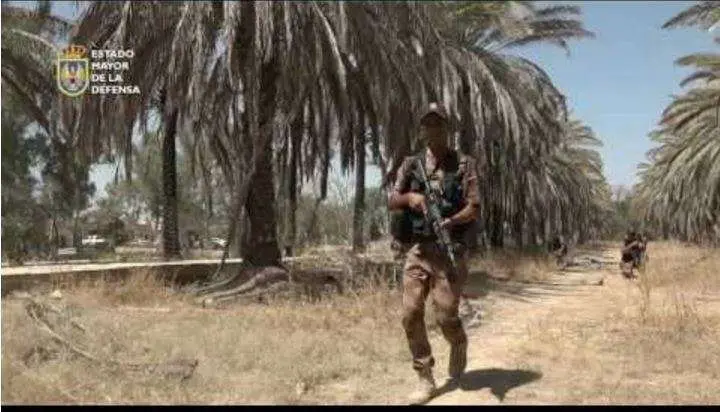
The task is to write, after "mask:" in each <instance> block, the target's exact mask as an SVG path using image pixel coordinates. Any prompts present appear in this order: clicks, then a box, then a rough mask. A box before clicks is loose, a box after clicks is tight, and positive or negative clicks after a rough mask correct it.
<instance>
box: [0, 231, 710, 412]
mask: <svg viewBox="0 0 720 412" xmlns="http://www.w3.org/2000/svg"><path fill="white" fill-rule="evenodd" d="M615 247H617V245H615ZM316 253H317V254H318V255H322V253H318V252H316ZM328 253H329V252H328ZM613 254H615V252H613ZM649 254H650V260H649V262H648V265H647V268H646V271H645V273H644V274H642V275H641V277H640V279H639V281H626V280H625V279H623V278H622V277H621V276H620V275H619V270H618V269H616V268H615V269H614V272H613V275H611V276H608V282H606V285H605V286H604V287H601V288H598V287H595V288H594V289H592V291H589V292H587V293H585V294H583V295H577V296H575V295H572V296H563V297H559V298H553V299H555V300H553V301H552V303H551V301H540V302H536V303H526V305H528V306H525V307H524V309H518V305H519V303H517V302H515V301H511V300H506V301H503V302H504V303H502V304H500V303H498V306H497V308H498V310H501V309H502V310H504V311H505V313H503V314H502V315H501V316H498V317H497V321H501V322H504V323H507V324H509V325H517V327H515V329H518V328H519V329H520V332H519V333H518V334H517V335H518V336H511V333H510V329H512V327H510V326H498V327H493V326H492V325H489V326H490V327H481V328H480V330H479V331H478V332H476V333H490V334H491V335H493V336H489V337H490V338H492V339H487V340H483V342H482V345H480V344H474V345H475V346H472V347H471V353H470V357H471V360H472V359H475V362H478V361H479V362H480V363H481V364H482V365H485V364H486V363H488V362H489V365H491V366H502V365H501V362H502V361H501V356H506V357H507V358H508V359H512V362H514V363H515V365H517V366H518V367H521V368H523V369H532V370H540V371H542V373H543V377H542V379H541V380H539V381H538V382H537V383H536V384H533V385H527V386H521V387H518V388H516V389H513V391H512V392H511V394H512V396H510V397H509V398H508V399H507V400H506V402H520V403H527V402H540V403H596V404H597V403H613V404H617V403H696V404H701V403H708V402H715V403H716V402H718V401H719V400H720V398H719V395H718V394H720V374H719V371H720V351H718V350H716V348H717V342H718V341H720V332H719V331H720V276H718V272H720V271H718V268H720V253H719V252H718V251H708V250H702V249H698V248H693V247H690V246H686V245H680V244H670V243H651V245H650V251H649ZM338 260H343V258H338ZM474 265H477V268H478V269H481V270H485V271H487V272H489V273H490V274H492V275H493V276H498V277H499V276H503V275H504V276H507V277H514V278H516V279H528V280H531V279H533V277H535V278H536V279H538V280H543V279H545V278H547V277H548V276H549V272H550V271H551V270H552V269H553V267H552V264H551V263H549V262H547V260H545V259H544V258H543V257H539V256H534V257H533V256H530V257H528V256H521V255H519V254H518V253H514V252H506V253H494V254H492V255H488V256H484V257H483V258H482V259H476V260H475V261H474ZM43 299H47V300H50V301H52V302H53V304H54V305H56V306H61V307H63V308H64V310H65V312H66V313H69V314H71V315H72V316H73V317H75V318H76V319H77V320H78V321H79V322H80V323H81V324H83V325H84V326H85V327H86V329H87V332H86V333H84V334H83V333H80V332H78V331H74V332H72V333H70V332H69V329H66V332H67V333H68V336H69V337H70V338H71V339H72V340H73V342H75V343H76V344H77V346H79V347H82V349H84V350H86V351H88V352H90V353H92V354H94V355H95V356H97V357H99V358H106V359H109V358H112V359H116V360H120V361H138V362H140V361H142V362H158V361H162V360H168V359H176V358H196V359H198V360H199V365H198V368H197V369H196V371H195V374H194V375H193V376H192V377H191V378H190V379H189V380H187V381H182V382H180V381H178V380H177V379H175V380H173V379H167V378H163V377H161V376H156V375H146V374H141V373H137V372H130V371H123V370H117V369H112V368H107V367H98V365H96V364H94V363H92V362H90V361H88V360H85V359H83V358H79V357H77V356H75V355H72V354H71V353H69V352H68V351H67V350H66V348H63V347H62V346H59V345H58V344H56V343H53V342H52V341H51V340H50V339H49V336H47V335H46V334H45V333H44V332H43V331H41V330H40V329H38V328H36V327H35V326H33V325H32V324H31V322H29V318H28V316H27V315H26V313H25V311H24V308H23V304H24V303H23V301H21V300H19V299H16V298H8V299H3V302H2V332H3V333H2V398H3V403H7V404H23V403H25V404H27V403H41V404H78V403H100V404H259V403H260V404H397V403H402V402H403V399H404V394H405V391H407V390H408V388H409V385H411V384H412V383H413V382H414V379H415V378H414V376H413V373H412V371H411V369H410V354H409V350H408V348H407V343H406V341H405V335H404V333H403V331H402V327H401V323H400V307H401V304H400V294H399V292H398V291H397V290H393V289H392V288H389V287H388V286H387V285H366V286H365V287H364V288H360V289H357V290H354V291H351V293H349V294H347V295H345V296H335V297H333V298H332V299H325V300H321V301H320V302H316V303H310V302H308V301H306V300H303V299H282V300H281V299H275V300H271V301H269V302H267V303H266V304H240V303H237V304H233V305H231V306H226V307H224V308H222V309H202V308H200V307H198V306H196V305H194V304H193V303H192V301H191V299H189V298H188V297H184V296H182V295H179V294H175V293H173V292H172V291H171V290H170V289H168V288H166V287H165V286H164V285H162V284H159V283H158V282H156V281H155V280H153V279H152V278H149V277H148V276H144V275H139V276H137V277H135V278H132V279H130V280H129V281H127V282H125V283H124V284H123V285H120V286H118V285H115V284H102V283H101V284H95V285H86V286H82V287H77V288H74V289H71V290H66V291H63V297H62V298H61V299H57V300H54V301H53V300H52V299H51V298H49V297H47V296H46V297H43ZM430 307H431V306H429V307H428V308H430ZM493 307H494V306H493ZM503 307H504V309H503ZM493 310H494V309H493ZM511 316H512V318H511ZM515 317H516V318H515ZM492 318H493V316H490V319H491V322H492ZM427 320H428V322H429V324H430V325H433V315H432V310H428V315H427ZM526 324H527V326H525V325H526ZM491 330H494V331H497V332H490V331H491ZM513 333H514V332H513ZM494 334H497V336H494ZM430 340H431V344H432V346H433V350H434V352H435V355H436V358H437V363H438V368H437V369H438V371H439V374H440V375H442V374H443V372H442V370H443V369H444V368H445V364H446V362H447V356H448V353H447V352H448V350H447V345H445V344H444V341H443V339H442V337H441V336H440V334H439V333H438V330H437V328H436V327H434V326H431V328H430ZM494 345H497V347H494ZM33 348H35V350H34V352H35V353H36V354H37V355H36V356H35V360H34V361H28V362H25V358H26V355H27V354H28V353H30V351H31V350H32V349H33ZM713 348H715V350H714V349H713ZM484 357H489V358H488V359H485V360H482V359H484ZM538 385H539V386H538ZM538 387H539V388H540V389H538ZM528 388H529V389H528ZM464 396H467V397H469V398H473V399H477V398H475V397H477V395H475V394H473V393H472V392H467V393H466V395H464ZM474 396H475V397H474Z"/></svg>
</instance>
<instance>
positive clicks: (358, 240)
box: [352, 109, 365, 252]
mask: <svg viewBox="0 0 720 412" xmlns="http://www.w3.org/2000/svg"><path fill="white" fill-rule="evenodd" d="M358 124H359V126H358V132H357V136H355V139H356V140H355V161H356V164H355V205H354V210H353V240H352V248H353V252H361V251H363V249H364V248H365V245H364V242H363V232H364V231H363V228H364V221H365V114H364V112H363V110H362V109H361V110H360V111H359V113H358Z"/></svg>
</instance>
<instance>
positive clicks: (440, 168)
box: [388, 105, 480, 404]
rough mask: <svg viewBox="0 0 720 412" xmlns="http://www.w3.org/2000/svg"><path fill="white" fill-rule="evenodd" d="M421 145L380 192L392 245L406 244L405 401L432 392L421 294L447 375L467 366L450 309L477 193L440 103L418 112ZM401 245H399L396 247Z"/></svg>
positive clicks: (458, 288)
mask: <svg viewBox="0 0 720 412" xmlns="http://www.w3.org/2000/svg"><path fill="white" fill-rule="evenodd" d="M420 125H421V138H422V140H423V143H424V146H426V147H427V148H426V149H425V150H423V151H422V152H421V153H419V155H418V156H417V157H408V158H406V159H405V161H404V162H403V163H402V165H401V166H400V169H399V170H398V174H397V177H396V180H395V185H394V187H393V190H392V191H391V193H390V195H389V199H388V208H389V209H390V211H391V214H393V216H396V217H398V216H399V217H401V219H400V220H395V221H394V222H392V223H391V230H392V232H393V236H395V237H396V238H397V237H400V238H403V239H402V240H401V241H398V242H395V244H394V248H395V250H396V251H403V252H404V251H407V252H406V259H405V265H404V268H403V317H402V323H403V328H404V329H405V334H406V336H407V339H408V344H409V346H410V352H411V354H412V358H413V363H412V366H413V369H414V370H415V371H416V372H417V373H418V376H419V378H420V382H419V383H420V385H419V387H418V390H417V391H415V392H413V393H412V394H411V395H410V402H411V403H413V404H419V403H425V402H427V401H428V400H430V399H431V398H432V397H433V396H434V394H435V390H436V387H435V380H434V378H433V373H432V368H433V366H434V364H435V359H434V358H433V356H432V351H431V348H430V343H429V342H428V336H427V330H426V327H425V301H426V300H427V297H428V295H431V296H432V298H433V304H434V309H435V316H436V319H437V322H438V324H439V326H440V330H441V331H442V333H443V336H444V337H445V339H446V340H447V341H448V342H449V343H450V362H449V366H448V374H449V375H450V377H451V378H453V379H454V378H459V377H460V376H461V375H462V374H463V372H464V371H465V367H466V365H467V336H466V334H465V330H464V329H463V325H462V321H461V320H460V317H459V314H458V309H459V308H458V306H459V303H460V297H461V293H462V289H463V285H464V283H465V280H466V278H467V255H468V252H467V247H466V245H465V244H464V242H465V237H466V236H465V235H466V233H467V229H468V227H469V224H470V223H472V222H473V221H474V220H475V219H476V216H477V210H478V207H479V205H480V196H479V194H478V187H477V175H476V171H475V161H474V160H473V159H472V158H471V157H469V156H466V155H464V154H461V153H458V152H457V151H455V150H453V149H452V148H450V147H448V137H449V135H448V117H447V114H446V112H445V110H444V109H443V108H442V107H440V106H437V105H432V106H431V108H430V110H429V111H428V112H427V113H426V114H425V115H424V116H423V117H422V118H421V119H420ZM416 162H423V163H424V165H425V166H424V169H425V170H427V174H428V180H429V184H430V185H431V186H432V187H433V189H434V190H436V191H438V192H439V193H440V194H441V196H440V197H441V202H442V205H441V206H440V209H441V215H442V217H443V218H444V220H443V221H442V223H441V225H442V226H444V227H446V228H448V230H449V231H450V233H451V237H452V241H453V243H455V246H456V248H455V250H456V255H455V256H456V259H457V271H453V270H452V268H451V265H450V261H449V259H448V257H447V255H445V254H444V253H443V252H442V251H441V249H440V248H439V246H438V243H437V238H436V237H435V236H434V234H433V231H432V230H431V229H430V228H429V225H428V224H427V219H426V218H425V211H426V204H425V196H424V195H423V191H424V189H423V188H424V183H423V181H422V180H423V179H422V178H419V177H418V171H417V169H416V168H415V167H414V164H415V163H416ZM403 246H406V247H403Z"/></svg>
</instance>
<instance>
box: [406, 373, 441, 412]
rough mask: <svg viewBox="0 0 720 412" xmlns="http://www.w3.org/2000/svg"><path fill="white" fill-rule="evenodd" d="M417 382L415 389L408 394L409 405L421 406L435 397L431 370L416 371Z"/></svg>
mask: <svg viewBox="0 0 720 412" xmlns="http://www.w3.org/2000/svg"><path fill="white" fill-rule="evenodd" d="M417 373H418V377H419V382H418V386H417V389H415V391H414V392H413V393H411V394H410V396H409V397H408V400H409V401H410V404H411V405H422V404H424V403H426V402H428V401H429V400H430V399H432V397H433V396H435V390H436V389H437V387H436V386H435V378H433V374H432V369H431V368H429V367H426V368H424V369H421V370H418V371H417Z"/></svg>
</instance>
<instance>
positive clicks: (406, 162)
mask: <svg viewBox="0 0 720 412" xmlns="http://www.w3.org/2000/svg"><path fill="white" fill-rule="evenodd" d="M410 161H411V158H409V157H406V158H405V159H403V162H402V163H401V164H400V167H399V168H398V170H397V174H396V175H395V184H394V185H393V188H392V193H404V192H405V191H407V178H408V176H407V174H408V173H407V172H408V168H409V167H410Z"/></svg>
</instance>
